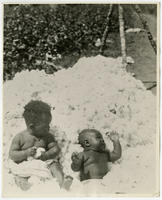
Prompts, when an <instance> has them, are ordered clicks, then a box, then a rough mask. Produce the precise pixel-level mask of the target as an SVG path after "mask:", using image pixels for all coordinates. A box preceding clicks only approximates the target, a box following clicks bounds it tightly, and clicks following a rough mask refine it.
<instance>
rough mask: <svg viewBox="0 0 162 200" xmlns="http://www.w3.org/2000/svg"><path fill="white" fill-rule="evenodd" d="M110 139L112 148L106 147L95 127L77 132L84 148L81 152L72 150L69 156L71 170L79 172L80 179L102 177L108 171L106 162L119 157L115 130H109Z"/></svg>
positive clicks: (119, 146)
mask: <svg viewBox="0 0 162 200" xmlns="http://www.w3.org/2000/svg"><path fill="white" fill-rule="evenodd" d="M109 137H110V140H111V141H112V142H113V146H114V150H113V151H112V152H110V151H109V150H107V149H106V145H105V142H104V140H103V137H102V135H101V133H100V132H99V131H97V130H95V129H84V130H83V131H81V132H80V134H79V138H78V140H79V143H80V144H81V146H82V147H83V148H84V151H83V152H81V153H76V152H74V153H73V154H72V156H71V159H72V164H71V168H72V170H73V171H79V172H80V181H84V180H88V179H102V178H103V177H104V176H105V175H106V174H107V172H108V163H107V162H114V161H116V160H118V159H119V158H120V157H121V151H122V150H121V145H120V142H119V137H118V134H117V133H116V132H111V133H110V135H109Z"/></svg>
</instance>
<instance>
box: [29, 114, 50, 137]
mask: <svg viewBox="0 0 162 200" xmlns="http://www.w3.org/2000/svg"><path fill="white" fill-rule="evenodd" d="M50 121H51V119H50V117H49V115H47V114H46V113H42V114H41V117H40V120H39V121H38V122H37V123H35V124H34V125H33V128H32V130H33V134H34V135H36V136H40V137H41V136H44V135H46V134H47V133H48V132H49V128H50V126H49V124H50Z"/></svg>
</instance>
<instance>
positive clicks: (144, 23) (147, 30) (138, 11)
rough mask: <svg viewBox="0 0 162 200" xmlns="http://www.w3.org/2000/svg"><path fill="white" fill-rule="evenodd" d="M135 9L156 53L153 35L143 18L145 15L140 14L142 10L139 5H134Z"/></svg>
mask: <svg viewBox="0 0 162 200" xmlns="http://www.w3.org/2000/svg"><path fill="white" fill-rule="evenodd" d="M135 11H136V12H137V14H138V16H139V18H140V20H141V22H142V25H143V28H144V29H145V30H146V32H147V36H148V39H149V41H150V44H151V46H152V47H153V49H154V51H155V54H156V53H157V48H156V42H155V41H154V39H153V36H152V34H151V32H150V29H149V26H148V23H147V21H146V19H145V16H144V15H143V14H142V11H141V9H140V7H139V5H135Z"/></svg>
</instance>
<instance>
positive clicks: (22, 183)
mask: <svg viewBox="0 0 162 200" xmlns="http://www.w3.org/2000/svg"><path fill="white" fill-rule="evenodd" d="M14 178H15V183H16V185H17V186H18V187H20V188H21V189H22V190H28V189H29V188H30V187H31V184H30V183H29V182H28V177H20V176H15V177H14Z"/></svg>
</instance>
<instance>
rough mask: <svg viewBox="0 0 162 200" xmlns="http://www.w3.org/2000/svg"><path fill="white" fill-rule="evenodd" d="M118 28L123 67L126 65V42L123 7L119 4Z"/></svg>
mask: <svg viewBox="0 0 162 200" xmlns="http://www.w3.org/2000/svg"><path fill="white" fill-rule="evenodd" d="M118 10H119V29H120V41H121V53H122V63H123V67H124V68H126V66H127V57H126V42H125V32H124V19H123V7H122V6H121V5H120V4H119V5H118Z"/></svg>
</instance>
